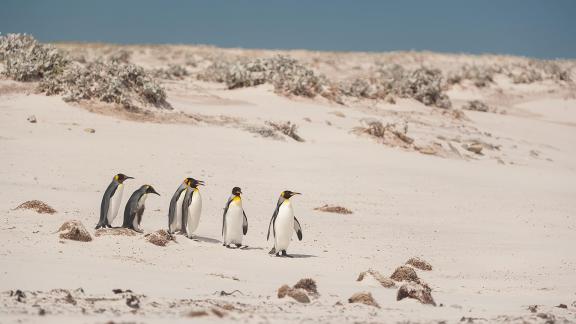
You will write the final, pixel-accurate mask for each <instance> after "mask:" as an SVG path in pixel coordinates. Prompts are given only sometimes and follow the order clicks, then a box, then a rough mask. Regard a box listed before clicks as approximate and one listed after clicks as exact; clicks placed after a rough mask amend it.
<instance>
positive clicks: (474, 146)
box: [464, 143, 484, 154]
mask: <svg viewBox="0 0 576 324" xmlns="http://www.w3.org/2000/svg"><path fill="white" fill-rule="evenodd" d="M464 148H465V149H466V150H468V151H470V152H472V153H476V154H482V149H483V148H484V146H482V144H480V143H470V144H468V145H464Z"/></svg>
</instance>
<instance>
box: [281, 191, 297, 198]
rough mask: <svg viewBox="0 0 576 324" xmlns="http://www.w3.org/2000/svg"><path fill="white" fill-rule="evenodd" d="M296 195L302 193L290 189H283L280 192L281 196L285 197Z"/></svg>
mask: <svg viewBox="0 0 576 324" xmlns="http://www.w3.org/2000/svg"><path fill="white" fill-rule="evenodd" d="M295 195H301V193H299V192H293V191H290V190H284V191H282V193H281V194H280V196H281V197H282V198H284V199H290V197H292V196H295Z"/></svg>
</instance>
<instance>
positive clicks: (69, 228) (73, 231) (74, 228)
mask: <svg viewBox="0 0 576 324" xmlns="http://www.w3.org/2000/svg"><path fill="white" fill-rule="evenodd" d="M58 232H60V235H59V236H60V238H61V239H66V240H73V241H81V242H90V241H92V236H90V233H89V232H88V231H87V230H86V228H85V227H84V225H82V223H81V222H80V221H78V220H69V221H67V222H65V223H64V224H62V226H60V228H59V229H58Z"/></svg>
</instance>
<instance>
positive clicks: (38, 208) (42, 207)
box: [15, 200, 56, 214]
mask: <svg viewBox="0 0 576 324" xmlns="http://www.w3.org/2000/svg"><path fill="white" fill-rule="evenodd" d="M15 209H31V210H34V211H35V212H37V213H38V214H54V213H56V209H54V208H52V207H50V206H49V205H48V204H47V203H45V202H43V201H40V200H29V201H26V202H23V203H22V204H20V205H18V207H16V208H15Z"/></svg>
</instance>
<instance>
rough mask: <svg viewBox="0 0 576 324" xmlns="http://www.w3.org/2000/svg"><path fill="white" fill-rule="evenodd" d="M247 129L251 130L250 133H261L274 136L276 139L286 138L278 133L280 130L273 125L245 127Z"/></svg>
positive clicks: (269, 136) (268, 136) (270, 136)
mask: <svg viewBox="0 0 576 324" xmlns="http://www.w3.org/2000/svg"><path fill="white" fill-rule="evenodd" d="M245 129H246V130H247V131H249V132H250V133H253V134H257V135H260V136H262V137H267V138H273V139H275V140H283V139H284V137H283V136H282V135H280V134H278V132H277V131H276V130H275V129H274V128H272V127H268V126H248V127H245Z"/></svg>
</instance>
